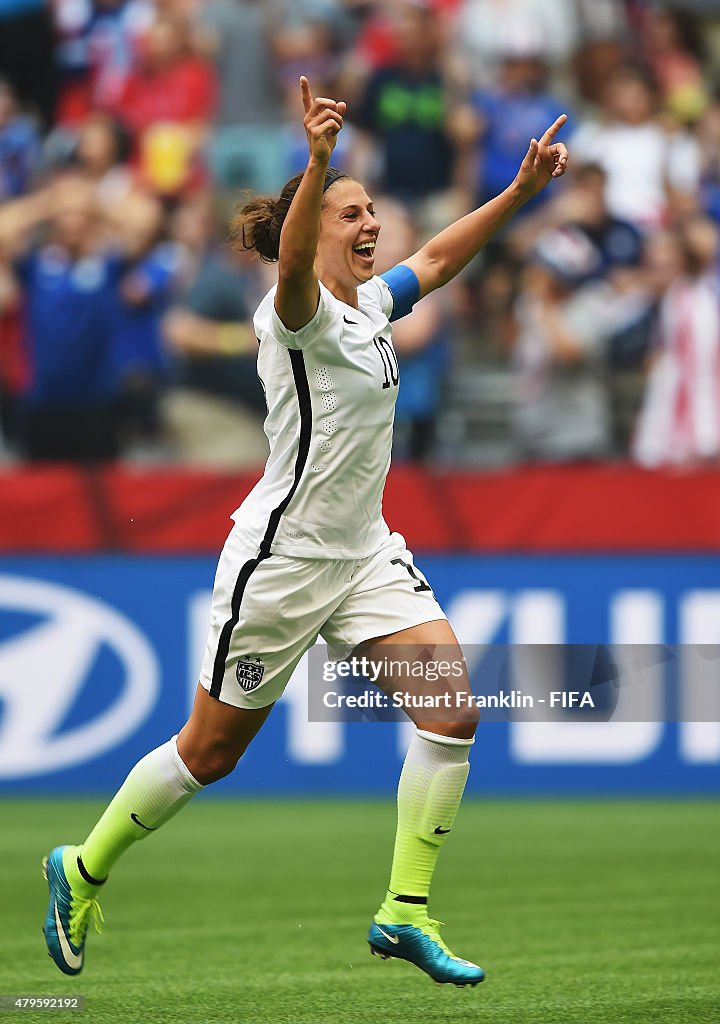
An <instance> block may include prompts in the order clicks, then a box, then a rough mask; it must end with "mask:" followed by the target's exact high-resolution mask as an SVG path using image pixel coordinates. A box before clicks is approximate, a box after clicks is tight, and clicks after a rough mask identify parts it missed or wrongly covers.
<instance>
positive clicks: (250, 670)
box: [235, 654, 265, 693]
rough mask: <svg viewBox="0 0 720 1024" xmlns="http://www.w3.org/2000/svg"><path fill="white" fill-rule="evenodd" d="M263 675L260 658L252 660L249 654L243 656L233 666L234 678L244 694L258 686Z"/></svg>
mask: <svg viewBox="0 0 720 1024" xmlns="http://www.w3.org/2000/svg"><path fill="white" fill-rule="evenodd" d="M264 674H265V666H264V665H263V663H262V658H259V657H258V658H253V657H252V655H250V654H243V656H242V658H240V660H239V661H238V663H237V665H236V666H235V677H236V679H237V681H238V682H239V683H240V685H241V686H242V688H243V690H244V691H245V692H246V693H249V692H250V690H254V689H256V688H257V687H258V686H259V685H260V683H261V682H262V677H263V675H264Z"/></svg>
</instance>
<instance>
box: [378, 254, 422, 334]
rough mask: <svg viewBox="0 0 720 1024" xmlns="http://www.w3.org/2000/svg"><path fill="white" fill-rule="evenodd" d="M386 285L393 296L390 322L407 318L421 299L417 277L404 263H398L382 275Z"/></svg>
mask: <svg viewBox="0 0 720 1024" xmlns="http://www.w3.org/2000/svg"><path fill="white" fill-rule="evenodd" d="M380 277H381V278H382V279H383V281H384V282H385V284H386V285H387V286H388V288H389V289H390V294H391V295H392V300H393V308H392V313H391V314H390V322H391V323H392V321H393V320H399V319H400V317H401V316H407V315H408V313H409V312H410V311H411V310H412V308H413V306H414V305H415V303H416V302H417V301H418V299H419V298H420V282H419V281H418V279H417V275H416V273H415V271H414V270H411V269H410V267H406V266H405V264H404V263H398V265H397V266H396V267H393V268H392V269H391V270H388V271H387V272H386V273H384V274H381V275H380Z"/></svg>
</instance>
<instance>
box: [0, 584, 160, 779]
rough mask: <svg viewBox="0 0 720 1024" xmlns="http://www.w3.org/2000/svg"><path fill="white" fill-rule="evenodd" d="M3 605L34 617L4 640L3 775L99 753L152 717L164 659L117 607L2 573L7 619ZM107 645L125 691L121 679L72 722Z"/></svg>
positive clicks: (67, 764) (0, 658)
mask: <svg viewBox="0 0 720 1024" xmlns="http://www.w3.org/2000/svg"><path fill="white" fill-rule="evenodd" d="M3 612H5V613H9V614H10V615H11V614H13V613H15V614H17V613H18V612H20V613H23V612H25V613H30V614H31V615H32V616H33V617H34V618H33V622H32V624H31V625H30V626H29V627H28V628H25V629H22V630H17V631H16V632H15V633H14V634H12V635H11V636H10V637H9V638H8V639H3V640H0V712H1V714H0V779H20V778H29V777H31V776H36V775H44V774H47V773H49V772H56V771H60V770H61V769H63V768H71V767H73V766H75V765H79V764H83V763H85V762H87V761H91V760H92V759H93V758H96V757H99V756H100V755H102V754H104V753H105V752H106V751H109V750H111V749H112V748H113V747H115V746H117V745H118V744H119V743H121V742H122V741H123V740H124V739H125V738H126V737H127V736H129V735H131V734H132V733H133V732H134V731H135V730H136V729H137V728H138V726H139V725H141V724H142V722H144V721H145V719H146V718H147V717H148V715H149V714H150V711H151V710H152V708H153V707H154V705H155V702H156V700H157V696H158V690H159V670H158V664H157V660H156V658H155V654H154V652H153V649H152V648H151V646H150V644H149V643H148V641H147V640H146V638H145V637H144V636H143V634H142V633H141V632H140V631H139V630H138V629H137V627H136V626H135V625H134V624H133V623H132V622H130V621H129V620H128V619H127V618H126V617H125V616H124V615H122V614H121V613H120V612H118V611H117V610H116V609H114V608H111V607H108V605H107V604H105V603H103V602H101V601H98V600H95V599H94V598H91V597H89V596H87V595H85V594H82V593H80V592H78V591H77V590H73V589H71V588H69V587H65V586H61V585H59V584H56V583H47V582H45V581H41V580H33V579H28V578H25V577H21V576H5V575H0V619H1V617H2V615H3ZM37 619H40V621H39V622H38V621H37ZM105 649H109V650H110V651H111V652H112V654H113V655H114V656H115V658H117V660H118V661H119V663H120V666H121V669H122V685H121V688H120V691H119V693H116V690H115V687H113V690H112V692H113V695H114V696H113V698H112V700H111V702H110V704H109V706H107V705H105V706H103V709H102V710H101V711H100V712H99V713H97V714H96V715H94V717H93V718H92V719H91V720H90V721H83V722H82V724H78V725H75V726H69V727H67V728H65V727H64V726H63V723H64V722H65V721H66V720H67V718H68V714H69V713H70V711H71V710H72V708H73V706H74V705H75V703H76V701H77V700H78V699H79V698H80V695H81V691H82V690H83V687H84V686H85V684H86V682H87V681H88V678H89V676H90V674H91V672H92V670H93V666H94V664H95V662H96V660H97V658H98V656H99V654H100V652H101V650H105ZM93 706H95V705H94V704H93Z"/></svg>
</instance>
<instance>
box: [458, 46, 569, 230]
mask: <svg viewBox="0 0 720 1024" xmlns="http://www.w3.org/2000/svg"><path fill="white" fill-rule="evenodd" d="M472 105H473V108H474V110H475V112H476V115H477V118H478V123H477V131H478V136H479V141H480V152H479V153H478V174H477V184H476V189H475V197H474V199H475V204H476V205H482V203H486V202H487V201H488V200H489V199H492V197H493V196H496V195H499V194H500V192H502V190H503V189H504V188H505V186H506V183H507V181H508V180H509V178H510V177H511V176H512V173H513V170H512V169H513V167H517V165H518V162H519V161H521V160H522V158H523V156H524V155H525V150H526V148H527V140H528V138H531V137H532V133H533V130H534V129H533V126H534V125H537V124H545V123H547V124H550V123H552V122H553V121H555V120H556V119H557V118H558V117H559V116H560V114H563V113H569V111H568V109H567V103H563V102H561V101H560V100H559V99H558V98H557V97H556V96H555V95H553V93H552V92H550V91H549V90H548V88H547V66H546V65H545V63H544V61H543V59H542V55H541V53H540V52H539V51H536V50H532V49H529V50H517V51H514V52H509V53H506V54H505V57H504V60H503V62H502V65H501V68H500V72H499V79H498V82H497V85H494V86H492V87H490V88H488V89H482V90H477V91H476V92H474V93H473V96H472ZM545 200H546V196H545V194H544V193H541V194H540V195H539V196H537V197H536V198H535V200H534V202H533V203H532V204H530V206H529V209H528V208H526V209H525V210H524V211H523V215H527V213H529V212H531V211H532V209H533V207H534V206H535V205H536V204H538V203H540V202H543V201H545Z"/></svg>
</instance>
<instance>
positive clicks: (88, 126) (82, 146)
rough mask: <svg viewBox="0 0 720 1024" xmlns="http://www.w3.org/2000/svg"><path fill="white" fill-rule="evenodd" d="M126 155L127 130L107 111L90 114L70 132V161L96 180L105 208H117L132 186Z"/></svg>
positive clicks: (128, 146) (127, 152)
mask: <svg viewBox="0 0 720 1024" xmlns="http://www.w3.org/2000/svg"><path fill="white" fill-rule="evenodd" d="M129 156H130V139H129V137H128V134H127V132H126V131H125V129H124V128H123V126H122V124H121V123H120V122H119V121H116V120H115V119H114V118H112V117H110V115H108V114H104V113H102V112H97V113H94V114H90V115H89V116H88V117H87V118H86V120H85V121H83V123H82V124H81V125H80V127H79V128H78V130H77V133H75V134H74V136H73V150H72V154H71V159H72V162H73V164H74V165H75V167H76V169H77V170H79V171H82V172H83V173H84V174H85V175H86V176H87V178H88V179H89V180H91V181H94V182H95V185H96V187H97V191H98V197H99V199H100V202H101V203H102V204H103V205H104V206H106V207H107V208H108V209H113V208H114V209H117V206H118V204H119V203H121V202H122V200H123V199H124V198H125V196H126V195H127V194H128V192H129V191H130V189H131V188H132V185H133V173H132V170H131V168H130V166H129V164H128V159H129Z"/></svg>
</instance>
